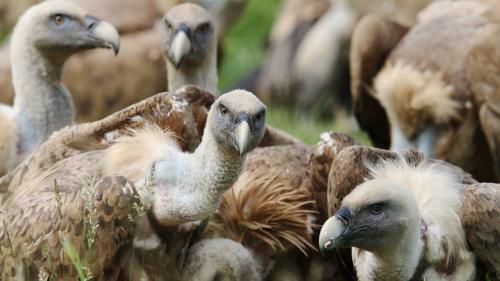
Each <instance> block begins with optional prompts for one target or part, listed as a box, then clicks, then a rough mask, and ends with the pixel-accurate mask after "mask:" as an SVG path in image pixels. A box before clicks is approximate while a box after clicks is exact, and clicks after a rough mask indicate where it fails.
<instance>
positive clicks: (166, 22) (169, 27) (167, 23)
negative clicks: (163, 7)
mask: <svg viewBox="0 0 500 281" xmlns="http://www.w3.org/2000/svg"><path fill="white" fill-rule="evenodd" d="M165 25H166V26H167V29H172V24H171V23H170V22H169V21H168V20H165Z"/></svg>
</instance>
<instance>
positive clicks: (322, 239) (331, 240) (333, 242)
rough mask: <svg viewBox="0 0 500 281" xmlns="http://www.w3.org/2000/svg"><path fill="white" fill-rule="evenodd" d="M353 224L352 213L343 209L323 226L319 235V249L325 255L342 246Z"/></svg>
mask: <svg viewBox="0 0 500 281" xmlns="http://www.w3.org/2000/svg"><path fill="white" fill-rule="evenodd" d="M351 222H352V214H351V212H350V211H349V209H348V208H346V207H342V208H340V209H339V210H338V212H337V213H336V214H335V215H334V216H333V217H331V218H329V219H328V220H327V221H326V222H325V223H324V224H323V226H322V227H321V231H320V233H319V249H320V251H321V253H323V254H324V253H326V252H328V251H331V250H333V249H335V248H337V247H340V246H342V244H343V242H344V238H345V237H346V236H347V235H346V234H347V230H348V226H349V225H350V224H351Z"/></svg>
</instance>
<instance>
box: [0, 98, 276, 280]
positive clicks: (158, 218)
mask: <svg viewBox="0 0 500 281" xmlns="http://www.w3.org/2000/svg"><path fill="white" fill-rule="evenodd" d="M179 91H181V90H179ZM195 95H196V93H195ZM162 97H163V95H161V94H160V95H159V96H158V97H156V98H151V100H149V101H145V102H144V103H141V104H138V105H136V106H135V107H134V108H135V110H140V112H137V113H136V114H137V115H133V116H130V114H129V112H132V113H133V111H134V110H132V109H133V108H132V109H129V110H125V111H124V112H119V113H116V114H115V115H113V116H110V117H109V118H107V119H104V120H102V121H99V122H96V123H95V124H93V123H91V124H82V125H78V126H74V127H69V128H66V129H64V130H62V131H60V132H58V133H57V134H55V135H53V136H52V137H51V138H50V139H49V140H48V142H46V143H45V144H44V145H43V146H42V147H41V148H40V149H39V151H40V155H38V151H37V153H35V154H33V155H32V156H31V157H30V158H29V159H28V160H33V161H35V162H36V161H39V162H38V164H37V163H32V164H35V166H38V167H39V168H37V169H39V170H38V173H37V172H36V171H33V170H30V168H29V167H31V166H26V167H22V168H20V169H19V173H20V177H21V178H22V177H23V174H24V175H27V174H29V177H28V176H24V177H25V179H24V180H21V182H22V183H21V184H17V185H16V186H17V187H16V188H12V189H10V188H9V190H8V191H7V192H6V194H5V197H4V198H2V201H4V203H3V204H2V209H3V210H4V211H5V212H4V213H2V216H3V218H4V219H5V220H9V221H10V220H13V221H24V222H26V224H25V223H23V225H25V227H26V226H28V225H30V226H31V230H30V231H29V232H25V231H23V229H24V227H21V225H19V224H12V225H9V226H7V229H2V233H1V234H0V237H2V239H6V238H5V237H6V233H9V234H8V237H9V238H8V239H9V240H10V241H13V243H14V245H15V246H14V251H15V255H14V257H16V258H22V257H23V255H24V254H26V252H25V251H32V250H33V249H31V248H29V249H26V248H24V247H25V246H24V245H31V244H32V243H34V242H35V241H39V240H41V241H42V242H47V243H48V241H45V240H44V238H46V237H47V236H46V235H47V233H60V234H61V235H64V234H67V233H66V232H65V231H66V230H67V229H68V228H69V229H70V230H72V229H74V228H75V227H76V226H73V225H72V223H74V222H73V221H72V220H69V221H67V220H63V219H61V221H59V220H58V215H57V214H58V213H59V212H58V210H59V209H60V210H61V212H62V214H63V216H64V215H65V214H67V215H72V214H73V215H75V216H76V217H81V216H82V215H84V214H82V210H81V209H79V206H81V205H82V204H83V203H82V202H86V200H84V198H82V197H81V195H79V194H81V193H82V192H85V191H87V192H88V191H89V190H87V189H90V192H91V193H92V189H91V186H92V185H90V187H89V184H88V182H89V179H92V181H93V182H97V183H100V182H102V181H106V179H109V178H110V177H113V176H114V175H115V174H119V175H121V176H125V177H126V179H127V180H128V181H130V182H131V183H132V184H133V185H136V186H137V192H138V194H139V197H140V198H141V201H142V199H145V200H146V201H147V202H150V205H146V206H148V207H147V214H148V215H147V216H144V217H142V220H141V221H140V222H141V224H142V221H144V220H146V223H147V224H150V225H153V226H155V227H167V228H168V227H170V228H174V229H175V228H176V227H177V226H178V225H181V224H184V223H191V222H193V221H198V220H201V219H204V218H207V217H208V216H210V215H211V214H212V213H213V212H214V211H215V209H216V207H217V206H218V204H219V201H220V199H221V197H222V194H223V193H224V192H225V191H226V190H227V189H229V187H230V186H231V185H232V184H233V183H234V181H235V180H236V178H237V176H238V174H239V172H240V169H241V166H242V164H243V160H244V156H245V154H246V153H247V152H249V151H251V150H252V149H253V148H254V147H255V146H257V144H258V143H259V141H260V139H261V138H262V136H263V134H264V131H265V111H266V108H265V106H264V105H263V104H262V103H261V102H260V101H259V100H258V99H257V98H256V97H255V96H254V95H253V94H251V93H249V92H246V91H243V90H235V91H232V92H230V93H227V94H225V95H222V96H221V97H220V98H219V99H217V100H216V101H215V102H214V103H213V104H212V106H211V109H210V111H209V112H208V116H207V124H206V126H205V128H204V133H203V139H202V141H201V143H200V144H199V146H198V147H197V148H196V150H195V151H194V152H193V153H188V152H182V150H181V148H180V147H179V146H178V144H177V139H176V138H174V133H173V132H177V131H178V130H180V132H181V133H182V132H184V131H185V130H187V129H188V128H185V127H184V128H182V126H185V125H186V124H189V123H190V122H191V123H192V125H191V126H190V127H191V129H192V130H194V131H195V133H196V131H197V130H196V129H197V127H196V126H195V124H194V122H193V121H194V120H195V119H197V118H196V116H194V111H193V115H192V116H191V117H189V115H188V113H189V112H190V110H189V108H186V105H187V103H186V102H189V100H188V99H180V100H179V101H176V99H178V97H176V96H175V95H174V96H167V97H169V100H170V101H171V103H170V104H167V103H164V104H159V103H158V102H159V99H160V98H162ZM148 108H149V109H148ZM146 109H147V110H152V111H153V113H154V114H160V115H161V116H163V117H162V118H158V119H155V118H153V119H152V120H153V121H155V120H156V121H157V122H154V123H153V124H154V125H151V124H150V125H144V126H143V127H144V128H143V129H142V130H135V133H133V134H132V135H123V133H120V131H123V130H120V131H118V132H116V133H114V131H108V132H107V133H105V135H104V136H101V137H97V135H95V133H97V134H103V131H104V132H106V130H111V129H113V128H114V129H115V130H116V129H120V128H119V127H115V126H116V124H115V123H116V122H121V123H123V124H125V125H126V124H127V123H125V122H132V121H133V120H136V119H137V118H139V119H141V118H146V117H147V118H150V117H151V116H150V114H151V113H147V112H144V110H146ZM155 112H156V113H155ZM165 112H167V113H168V114H165ZM177 112H178V113H179V114H181V116H180V117H179V116H177V117H176V118H180V119H176V120H177V121H176V123H170V125H171V127H172V129H173V131H172V132H164V131H162V130H160V129H159V128H158V127H157V126H162V125H164V124H165V123H167V124H169V123H168V120H169V118H173V117H175V116H176V115H177ZM148 116H149V117H148ZM117 118H118V120H115V119H117ZM165 118H166V120H165ZM120 120H122V121H120ZM190 120H191V121H190ZM113 124H115V125H113ZM128 127H129V128H130V125H129V126H128ZM162 127H163V126H162ZM179 127H181V128H179ZM92 128H94V129H92ZM167 128H168V126H167ZM122 129H125V131H126V129H127V126H125V127H124V128H122ZM89 130H90V131H91V132H95V133H91V134H90V135H86V132H88V131H89ZM129 130H130V129H129ZM181 135H182V134H178V136H181ZM106 140H108V141H106ZM60 141H62V142H63V143H62V144H60ZM104 143H109V144H108V145H105V144H104ZM65 145H71V146H72V149H71V148H67V149H66V150H64V151H58V150H60V149H61V148H60V146H65ZM51 147H52V148H53V149H52V150H51ZM74 150H77V151H74ZM47 154H50V156H49V155H47ZM59 154H61V155H59ZM44 155H46V156H44ZM59 156H61V157H62V158H60V160H59V161H57V162H56V163H52V164H51V165H50V166H48V167H44V161H51V160H50V159H48V158H58V157H59ZM37 157H39V158H37ZM37 159H38V160H37ZM44 159H45V160H44ZM24 164H27V165H28V164H30V163H29V161H26V162H25V163H23V164H22V165H24ZM33 168H34V167H33ZM34 169H35V168H34ZM35 170H36V169H35ZM13 178H14V181H15V179H16V177H15V176H14V177H13ZM3 180H5V178H4V179H3ZM55 182H57V189H58V190H59V192H54V184H55ZM57 193H59V194H62V195H61V196H62V199H59V200H60V202H62V203H59V204H58V203H57V195H56V194H57ZM41 194H44V195H43V196H42V195H41ZM118 194H120V193H118ZM128 194H130V192H128ZM33 196H35V197H33ZM96 196H97V198H101V197H100V195H96ZM40 200H42V201H43V202H45V203H42V201H40ZM146 201H145V202H146ZM46 202H52V204H47V203H46ZM106 202H108V203H109V204H111V206H114V205H115V204H118V202H121V201H120V200H119V201H114V200H113V199H109V200H107V201H106ZM128 202H130V201H128ZM61 204H62V207H58V206H59V205H61ZM126 204H127V203H126V202H124V203H119V205H120V207H123V205H126ZM42 206H43V210H41V211H40V212H38V213H39V214H40V216H38V215H37V216H29V217H25V215H28V214H29V213H31V212H32V211H33V210H40V209H39V208H40V207H42ZM75 208H76V209H75ZM108 211H109V210H108ZM41 217H48V218H51V219H53V220H54V223H53V224H47V221H46V220H44V221H43V223H42V221H40V220H39V219H40V218H41ZM141 227H142V226H141ZM77 229H79V232H78V233H77V234H73V233H70V234H72V235H74V236H76V238H75V240H74V241H75V244H76V245H77V246H78V247H82V250H81V252H82V253H88V250H89V249H85V246H83V245H84V244H82V243H81V241H80V240H78V237H81V234H82V231H80V230H81V229H80V228H77ZM154 229H155V230H156V229H157V228H154ZM99 230H100V231H102V232H99V233H98V235H102V236H103V237H113V235H115V234H114V232H109V233H108V232H107V231H111V230H110V229H106V228H99ZM83 232H85V231H83ZM174 233H175V232H174ZM106 234H109V236H106ZM162 234H165V233H157V234H155V233H153V234H152V235H157V236H155V237H158V236H159V237H160V238H163V236H162ZM78 235H80V236H78ZM74 236H71V235H69V238H71V237H74ZM186 237H189V236H186ZM69 238H68V239H69ZM147 238H150V237H145V239H147ZM109 239H111V238H109ZM113 239H116V240H113V241H115V242H114V243H113V244H111V245H106V241H107V240H106V239H101V240H99V239H96V242H95V243H101V244H97V245H95V248H98V249H99V251H97V252H98V253H94V255H97V256H99V257H100V258H99V259H98V262H96V263H95V267H92V268H91V270H92V273H93V274H94V276H97V275H99V276H102V275H100V274H104V273H105V272H107V271H106V267H107V266H109V264H110V262H111V261H112V260H114V259H115V258H117V255H116V253H117V252H118V250H119V246H120V245H121V246H123V245H124V244H123V243H124V240H120V238H113ZM4 241H5V240H4ZM50 241H52V240H50ZM70 241H73V240H70ZM120 241H121V242H123V243H122V244H120V243H119V242H120ZM58 242H60V241H58V239H56V240H55V241H52V242H51V243H55V244H56V245H58V247H59V248H58V247H54V246H53V244H52V246H51V247H52V248H54V249H60V244H58ZM140 242H141V241H138V243H140ZM172 243H174V244H175V241H174V242H172ZM43 244H44V243H41V244H40V243H37V244H36V245H37V246H39V247H40V248H43V246H42V245H43ZM81 245H82V246H81ZM169 246H170V244H169ZM40 248H38V249H39V250H40ZM168 249H169V251H172V249H171V248H168ZM179 249H180V250H181V251H183V250H182V249H185V247H184V246H182V245H179ZM2 250H3V249H2ZM55 251H56V252H57V250H55ZM19 253H21V254H19ZM29 253H31V252H28V254H29ZM173 254H174V256H175V257H173V258H172V259H176V258H181V259H182V257H183V252H180V253H176V252H174V253H173ZM177 254H179V256H177ZM122 257H123V255H122ZM3 258H4V260H2V262H3V263H4V264H5V263H7V265H12V263H13V264H16V263H15V262H16V259H15V258H14V260H13V261H12V260H8V259H9V255H4V256H3ZM29 258H30V259H31V260H32V261H34V262H35V264H39V263H42V264H43V262H42V261H41V260H38V259H37V258H36V257H35V256H33V257H31V256H29ZM45 261H47V259H45ZM51 261H52V264H58V262H61V261H60V260H59V257H58V256H57V255H54V256H52V257H51ZM173 264H175V265H177V263H176V262H173ZM43 265H44V266H47V267H45V268H44V270H50V268H49V267H48V266H50V265H47V264H43ZM164 265H166V264H164ZM165 267H166V266H165ZM4 268H5V269H6V270H5V271H4V273H3V274H10V272H9V271H10V270H11V267H10V266H4ZM94 269H95V270H94ZM103 272H104V273H103ZM167 272H168V271H167ZM169 274H172V275H173V274H174V273H169ZM168 276H169V275H168V274H167V277H168Z"/></svg>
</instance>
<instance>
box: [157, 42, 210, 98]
mask: <svg viewBox="0 0 500 281" xmlns="http://www.w3.org/2000/svg"><path fill="white" fill-rule="evenodd" d="M167 75H168V90H169V91H175V90H177V89H179V88H181V87H182V86H185V85H186V84H192V85H196V86H198V87H201V88H202V89H204V90H207V91H210V92H211V93H218V91H217V53H216V52H212V54H211V55H210V56H209V57H207V60H206V61H205V62H203V63H202V64H201V66H192V65H189V64H182V65H181V67H180V68H179V69H176V68H175V66H174V65H173V64H172V63H171V62H170V60H167Z"/></svg>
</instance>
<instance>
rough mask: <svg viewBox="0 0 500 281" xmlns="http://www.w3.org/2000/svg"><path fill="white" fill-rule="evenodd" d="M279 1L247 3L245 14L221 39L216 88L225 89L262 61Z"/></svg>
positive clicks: (267, 0)
mask: <svg viewBox="0 0 500 281" xmlns="http://www.w3.org/2000/svg"><path fill="white" fill-rule="evenodd" d="M280 4H281V1H280V0H248V3H247V6H246V7H245V11H244V13H243V15H242V16H241V17H240V19H239V20H238V21H237V22H236V24H234V25H233V26H232V27H231V29H230V30H229V32H228V33H227V34H226V37H225V39H224V61H223V64H222V65H221V67H220V69H219V77H220V81H219V89H228V88H229V87H231V86H232V85H234V83H236V82H237V81H238V80H239V79H241V78H242V77H243V76H245V74H247V73H248V72H249V71H251V70H252V69H253V68H255V67H256V66H258V65H260V64H261V62H262V60H263V59H264V45H265V42H266V39H267V38H268V37H269V33H270V31H271V27H272V25H273V22H274V19H275V17H276V15H277V13H278V11H279V8H280Z"/></svg>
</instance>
